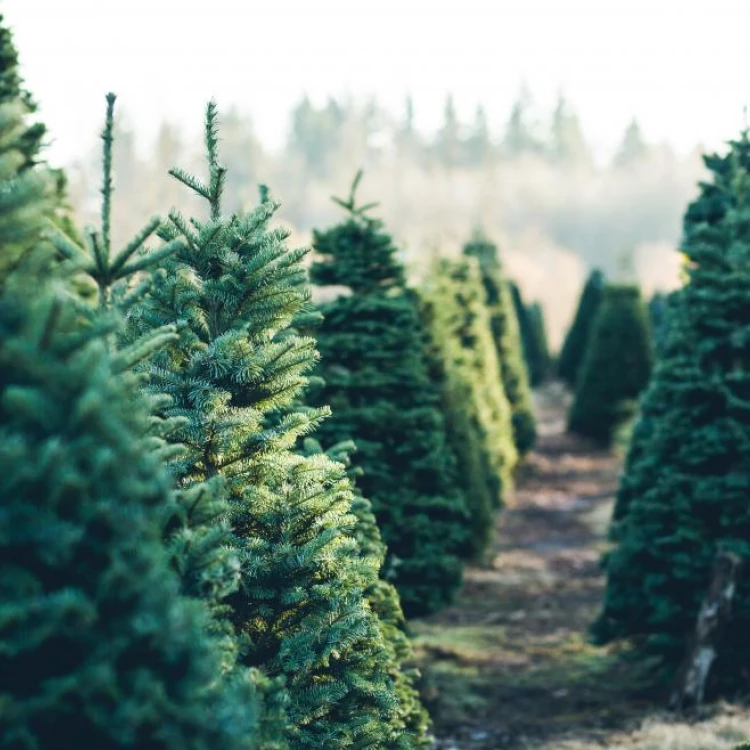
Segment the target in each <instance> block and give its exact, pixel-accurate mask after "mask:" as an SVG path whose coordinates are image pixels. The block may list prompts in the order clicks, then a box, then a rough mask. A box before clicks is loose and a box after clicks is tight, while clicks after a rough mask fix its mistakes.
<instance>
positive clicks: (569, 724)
mask: <svg viewBox="0 0 750 750" xmlns="http://www.w3.org/2000/svg"><path fill="white" fill-rule="evenodd" d="M536 402H537V403H536V406H537V417H538V421H539V433H540V435H539V440H538V445H537V449H536V451H535V452H534V454H533V455H532V456H530V457H529V459H528V461H527V464H526V465H525V466H524V467H523V470H522V473H521V474H520V476H519V477H518V483H517V489H516V493H515V500H514V502H513V504H512V506H511V507H509V508H507V509H505V510H504V511H503V512H502V513H501V514H500V517H499V518H498V528H497V541H496V546H495V555H494V559H493V560H492V561H491V563H490V564H489V565H488V566H487V567H486V568H482V569H477V568H475V569H470V570H468V571H467V575H466V585H465V588H464V592H463V594H462V596H461V597H460V600H459V601H458V602H457V603H456V605H455V606H454V607H452V608H450V609H448V610H446V611H443V612H441V613H440V614H439V615H436V616H434V617H432V618H428V619H425V620H421V621H418V622H415V623H413V629H414V632H415V633H416V635H417V639H416V644H417V651H418V654H419V657H420V664H421V668H422V671H423V675H424V691H423V692H424V695H425V699H426V701H427V703H428V705H429V707H430V709H431V712H432V715H433V717H434V719H435V723H436V730H437V734H438V737H440V738H441V739H440V743H439V746H440V747H442V748H459V749H460V750H464V749H470V748H471V749H474V748H477V749H478V748H497V749H498V750H501V749H503V748H536V747H539V748H550V750H551V748H553V747H555V743H556V742H559V741H560V740H562V739H563V738H565V737H570V736H575V737H576V738H580V737H586V738H589V739H591V740H592V741H596V740H598V739H603V738H604V737H606V736H607V735H608V734H609V733H611V732H612V731H616V729H617V727H619V726H623V725H624V723H626V722H627V721H628V720H633V719H635V718H637V717H638V716H639V715H642V709H643V708H644V707H645V705H646V703H645V700H644V698H643V697H642V696H641V697H639V690H638V685H637V682H636V678H635V675H634V674H633V673H632V668H629V667H627V666H625V665H624V664H623V662H622V660H621V659H619V658H617V657H616V655H614V654H611V653H608V652H606V651H604V650H602V649H596V648H594V647H593V646H591V645H590V644H588V643H587V640H586V628H587V627H588V625H589V624H590V622H591V621H592V619H593V618H594V617H595V615H596V612H597V610H598V607H599V605H600V602H601V596H602V589H603V584H604V579H603V576H602V575H601V572H600V570H599V565H598V563H599V558H600V555H601V552H602V550H603V549H604V546H605V536H606V529H607V524H608V522H609V516H610V513H611V508H612V501H613V493H614V491H615V488H616V484H617V474H618V471H619V469H620V462H619V460H618V459H617V458H616V457H614V456H613V455H612V454H610V453H607V452H602V451H599V450H595V449H594V448H592V447H591V446H590V445H587V444H585V443H584V442H583V441H581V440H578V439H576V438H573V437H571V436H569V435H566V434H565V413H566V408H567V396H566V394H565V392H564V391H563V390H562V388H561V387H560V386H558V385H555V384H553V385H550V386H547V387H546V388H544V389H543V390H542V391H540V392H539V393H537V394H536Z"/></svg>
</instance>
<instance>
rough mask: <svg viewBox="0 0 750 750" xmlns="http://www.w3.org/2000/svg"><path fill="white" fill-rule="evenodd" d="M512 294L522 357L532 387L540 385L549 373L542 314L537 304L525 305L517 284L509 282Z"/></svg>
mask: <svg viewBox="0 0 750 750" xmlns="http://www.w3.org/2000/svg"><path fill="white" fill-rule="evenodd" d="M510 290H511V293H512V295H513V307H514V309H515V311H516V317H517V318H518V327H519V330H520V333H521V345H522V347H523V359H524V362H525V363H526V371H527V373H528V376H529V384H530V385H531V386H532V387H534V388H535V387H536V386H538V385H540V384H541V383H542V382H543V381H544V380H545V379H546V377H547V375H548V373H549V349H548V348H547V333H546V331H545V328H544V315H543V312H542V308H541V306H540V305H539V304H536V305H531V306H527V305H526V303H525V302H524V300H523V296H522V295H521V290H520V289H519V288H518V284H516V283H515V282H514V281H511V282H510Z"/></svg>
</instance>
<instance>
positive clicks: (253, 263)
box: [136, 103, 421, 750]
mask: <svg viewBox="0 0 750 750" xmlns="http://www.w3.org/2000/svg"><path fill="white" fill-rule="evenodd" d="M205 132H206V147H207V154H208V166H209V181H208V182H207V183H204V182H203V181H202V180H201V179H200V178H198V177H194V176H192V175H189V174H186V173H185V172H183V171H182V170H179V169H174V170H172V175H173V176H174V177H175V178H177V179H178V180H179V181H180V182H182V183H184V184H185V185H187V186H188V187H189V188H191V189H192V190H193V191H194V192H195V193H197V194H198V195H199V196H201V197H202V198H203V199H205V201H206V202H207V204H208V208H209V218H208V219H207V220H204V221H200V220H197V219H191V220H190V222H188V221H187V220H185V219H184V218H183V217H182V216H181V215H180V214H179V213H177V212H173V213H172V214H171V221H170V225H169V226H168V227H167V228H165V230H164V232H163V234H164V236H165V238H171V237H174V236H179V237H181V238H182V240H183V241H184V243H185V244H184V247H183V249H182V250H180V251H179V252H177V253H176V254H175V255H173V256H171V257H170V258H169V259H168V260H167V261H166V262H165V268H166V270H167V274H166V276H164V277H162V278H161V279H159V280H158V283H157V284H156V286H155V288H154V291H153V292H152V294H151V295H150V296H149V297H147V298H146V299H145V300H144V304H143V306H142V308H141V310H140V311H139V314H138V320H137V321H136V326H137V327H138V328H144V327H145V328H149V327H156V326H161V325H164V324H175V325H178V327H179V331H180V339H179V341H178V342H177V344H175V345H173V346H171V347H170V348H168V349H166V350H165V351H164V353H163V354H160V355H159V356H158V358H157V359H156V360H155V366H154V367H153V368H152V370H151V387H152V388H153V389H155V390H156V391H158V392H165V393H166V394H168V395H169V396H171V398H172V400H173V405H172V406H171V407H169V408H167V409H165V411H164V415H165V416H167V417H174V416H180V417H183V418H184V419H185V425H184V426H183V427H182V428H181V429H180V430H178V431H177V433H176V437H177V438H178V439H179V440H181V442H182V443H183V444H184V445H185V447H186V453H185V455H184V457H183V458H182V459H181V460H180V461H179V462H178V464H177V466H176V471H177V473H178V476H179V477H180V479H181V483H182V486H183V487H190V486H192V485H193V484H194V483H196V482H201V483H202V482H205V481H207V480H211V479H212V478H213V477H215V476H219V477H220V478H221V479H222V480H223V482H224V485H225V486H226V488H227V491H228V493H229V499H230V505H231V508H232V512H231V522H232V529H233V535H234V544H235V545H236V547H237V549H238V551H239V556H240V565H241V569H240V581H241V584H240V590H239V591H238V592H237V593H235V594H234V595H232V596H230V597H229V599H228V602H229V604H230V605H231V608H232V620H233V622H234V625H235V627H236V629H237V631H238V632H239V633H240V634H242V635H243V636H244V637H245V638H246V639H247V641H248V645H247V649H246V653H245V655H244V662H245V663H246V664H247V665H250V666H253V667H258V668H260V669H261V670H262V671H263V672H264V673H265V674H267V675H268V676H271V677H276V676H283V677H284V678H285V679H286V684H287V689H288V692H289V707H288V714H289V718H290V722H291V724H290V727H289V732H288V740H289V743H290V746H291V747H292V748H295V749H296V748H299V749H300V750H301V749H303V748H324V747H325V748H327V747H336V748H354V747H372V748H408V747H411V746H414V745H415V744H417V743H418V742H420V741H421V738H420V737H415V736H413V735H412V734H411V733H410V732H411V727H406V728H405V727H403V726H402V718H403V709H402V707H401V706H400V704H399V697H398V695H397V692H396V686H395V685H394V679H393V678H392V676H391V674H390V673H391V672H392V670H393V668H394V667H393V663H392V660H391V658H390V654H389V647H388V644H386V643H385V641H384V638H383V631H382V629H381V627H380V624H379V622H378V619H377V617H376V616H375V615H374V614H373V612H372V611H371V610H370V608H369V606H368V604H367V601H366V599H365V592H366V590H367V589H368V587H369V586H370V585H371V584H372V583H373V581H375V580H376V579H377V566H376V565H375V564H374V563H373V561H372V560H371V559H370V558H368V557H366V556H363V555H362V554H361V551H360V550H359V547H358V545H357V542H356V539H355V538H354V536H353V534H354V529H355V525H356V519H355V518H354V516H353V515H352V514H351V504H352V499H353V496H352V490H351V485H350V482H349V479H348V477H347V475H346V469H345V467H344V466H343V465H341V464H339V463H336V462H334V461H331V460H330V459H329V458H328V457H326V456H325V455H318V456H304V455H300V454H299V453H296V452H295V451H294V450H293V449H294V447H295V445H296V444H297V442H298V440H299V439H300V438H301V437H303V436H305V435H307V434H308V433H310V431H312V430H313V429H315V427H316V426H317V425H318V424H319V423H320V422H321V420H323V418H324V417H325V416H326V415H327V414H328V410H327V409H326V408H321V409H317V410H304V409H300V408H295V404H296V403H297V401H298V399H299V397H300V395H301V393H302V390H303V388H304V387H305V385H306V383H307V377H306V373H307V372H308V371H309V370H310V368H311V367H312V366H313V364H314V362H315V359H316V356H317V355H316V351H315V342H314V341H313V340H312V339H309V338H303V337H300V336H298V335H296V334H295V332H294V330H293V329H292V328H291V327H290V326H291V324H292V322H293V321H294V320H295V319H296V318H297V317H298V316H299V315H300V314H301V313H302V312H304V309H305V307H306V305H307V291H306V289H305V287H304V284H303V282H304V278H305V276H304V269H303V267H302V261H303V259H304V256H305V254H306V251H305V250H291V249H289V247H288V246H287V238H288V232H286V231H285V230H282V229H270V228H269V222H270V221H271V219H272V217H273V214H274V212H275V211H276V208H277V205H278V204H276V203H275V202H274V201H272V200H270V199H269V198H268V195H267V191H265V189H264V190H263V191H262V198H263V200H262V203H261V205H260V206H259V207H258V208H256V209H255V210H253V211H251V212H250V213H248V214H245V215H232V216H226V215H224V214H223V213H222V204H221V199H222V191H223V185H224V180H225V169H224V167H222V166H221V165H220V164H219V162H218V157H217V132H216V111H215V106H214V105H213V103H212V104H210V105H209V107H208V112H207V119H206V131H205Z"/></svg>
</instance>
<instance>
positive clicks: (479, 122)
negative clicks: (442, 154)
mask: <svg viewBox="0 0 750 750" xmlns="http://www.w3.org/2000/svg"><path fill="white" fill-rule="evenodd" d="M464 150H465V152H466V163H467V165H468V166H469V167H473V168H475V169H476V168H477V167H486V166H487V165H488V164H489V163H490V162H491V160H492V157H493V155H494V147H493V143H492V137H491V135H490V127H489V124H488V123H487V113H486V112H485V109H484V107H483V106H482V105H481V104H478V105H477V110H476V114H475V115H474V124H473V125H472V127H471V130H470V132H469V135H468V137H467V139H466V145H465V149H464Z"/></svg>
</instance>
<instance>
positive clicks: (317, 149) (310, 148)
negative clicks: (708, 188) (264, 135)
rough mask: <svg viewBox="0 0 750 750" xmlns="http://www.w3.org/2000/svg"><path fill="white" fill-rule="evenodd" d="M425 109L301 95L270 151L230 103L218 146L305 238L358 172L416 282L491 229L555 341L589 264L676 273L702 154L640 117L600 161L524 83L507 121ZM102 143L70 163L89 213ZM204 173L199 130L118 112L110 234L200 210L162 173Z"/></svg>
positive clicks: (567, 113)
mask: <svg viewBox="0 0 750 750" xmlns="http://www.w3.org/2000/svg"><path fill="white" fill-rule="evenodd" d="M416 110H417V105H416V103H415V100H413V99H411V98H407V99H406V100H405V101H404V103H403V107H402V111H401V112H395V113H394V112H391V111H389V110H387V109H385V108H384V107H382V106H381V105H380V104H379V103H378V102H377V100H375V99H374V98H369V99H365V100H355V99H352V98H348V99H343V100H342V99H335V98H330V99H329V100H328V101H327V102H325V103H322V104H319V105H315V104H313V103H312V102H311V101H310V99H308V98H304V99H302V100H301V101H299V102H298V103H297V104H296V106H295V107H294V109H293V110H292V112H291V115H290V119H289V123H288V126H287V132H288V138H287V140H286V143H285V144H284V145H283V147H282V148H280V149H279V148H276V149H269V148H267V147H265V146H264V143H263V142H262V141H261V139H260V138H259V137H258V135H257V134H256V130H255V127H254V125H253V120H252V119H251V117H249V116H248V115H246V114H243V113H241V112H240V111H238V110H237V109H231V108H230V109H229V110H225V111H223V113H222V114H221V141H222V142H221V154H222V159H223V161H224V163H225V164H227V165H228V167H229V172H228V190H227V196H228V198H229V203H228V205H227V207H228V208H230V209H239V208H242V207H248V206H252V205H253V204H254V203H255V202H257V200H258V185H259V184H261V183H262V184H265V185H268V186H270V188H271V191H272V194H273V195H275V196H277V197H278V198H279V199H280V200H281V202H282V210H281V211H280V217H281V220H282V221H283V223H284V224H285V225H286V226H288V227H289V228H291V229H292V230H293V232H294V233H295V239H296V240H297V241H298V242H299V244H307V243H308V241H309V236H310V232H311V230H312V229H313V228H315V227H318V228H322V227H326V226H328V225H329V224H332V223H334V222H336V221H338V220H339V219H340V217H341V209H340V208H339V207H337V206H336V205H335V204H334V203H333V202H332V201H331V199H330V198H331V196H332V195H340V196H343V195H345V194H346V193H347V191H348V189H349V185H350V183H351V180H352V178H353V176H354V174H355V171H356V170H357V169H358V168H360V167H361V168H363V169H364V171H365V178H364V180H363V183H362V187H361V197H362V199H363V200H366V201H369V200H373V201H377V202H378V203H379V206H378V208H377V209H376V210H375V214H377V215H378V216H380V217H382V218H383V219H384V220H385V222H386V224H387V227H388V229H389V230H390V231H392V232H393V234H394V235H395V236H396V238H397V241H398V243H399V245H400V246H401V247H402V252H403V259H404V261H405V263H406V264H407V266H408V268H409V271H410V275H411V276H412V278H413V279H414V280H415V281H418V280H419V277H420V276H421V275H422V273H424V271H426V269H427V268H428V266H429V263H430V262H431V259H432V258H434V257H436V256H438V255H455V254H457V253H459V252H460V249H461V246H462V244H463V242H465V241H466V240H467V239H468V238H469V237H470V235H471V233H472V232H473V231H475V230H476V229H481V230H482V231H483V232H484V233H486V234H488V235H489V236H490V237H492V238H493V239H495V240H496V241H497V242H498V244H499V246H500V248H501V252H502V257H503V260H504V262H505V263H506V266H507V267H508V270H509V273H510V275H511V276H512V277H513V278H515V279H516V280H517V281H518V283H519V284H520V286H521V288H522V291H523V293H524V296H525V297H526V298H527V299H529V300H539V301H541V302H542V304H543V306H544V309H545V312H546V314H547V319H548V327H549V331H550V337H551V339H552V342H553V345H558V344H559V343H560V341H561V338H562V336H563V334H564V331H565V329H566V327H567V325H568V323H569V321H570V317H571V315H572V313H573V307H574V305H575V302H576V300H577V296H578V293H579V291H580V288H581V287H582V285H583V282H584V279H585V276H586V275H587V274H588V272H589V270H590V269H592V268H594V267H599V268H601V269H603V270H604V271H605V273H607V275H608V276H610V277H612V278H614V279H619V280H635V279H638V280H639V281H640V282H641V283H642V285H643V286H644V289H645V291H646V293H652V292H654V291H656V290H667V289H671V288H673V287H674V286H675V285H676V283H677V281H678V257H679V256H678V253H677V252H676V246H677V243H678V241H679V235H680V223H681V216H682V213H683V212H684V209H685V206H686V204H687V202H688V201H689V200H690V199H691V198H692V197H693V195H694V194H695V191H696V183H697V180H698V179H699V178H700V177H701V175H702V162H701V159H700V154H699V151H698V149H695V150H693V151H691V152H689V153H687V154H683V155H678V154H677V153H675V152H674V151H673V150H672V149H671V148H670V147H669V146H667V145H665V144H661V145H655V144H649V143H648V142H647V141H646V140H645V138H644V136H643V134H642V132H641V128H640V127H639V125H638V123H637V122H636V121H632V122H630V123H629V124H627V123H626V124H625V126H624V127H623V133H622V137H621V142H620V144H619V146H618V147H617V149H616V151H615V153H614V155H613V157H612V158H610V159H608V160H606V161H603V162H602V161H601V160H599V161H597V160H596V159H595V158H594V154H593V153H592V151H591V150H590V148H589V146H588V143H587V140H586V135H585V126H584V125H585V124H584V123H582V122H581V120H580V119H579V117H578V115H577V114H576V111H575V109H574V107H573V105H572V104H571V103H570V102H568V101H567V100H566V99H565V98H564V97H562V96H561V97H560V98H559V100H558V102H557V104H556V106H555V107H554V109H553V110H552V111H551V112H547V113H541V112H539V111H538V110H537V108H536V107H535V105H534V101H533V97H532V95H531V93H530V92H529V91H528V90H527V89H525V88H524V89H522V90H521V92H520V94H519V96H518V99H517V101H516V102H515V104H514V105H513V107H512V108H511V110H510V112H509V113H508V117H507V121H506V124H505V127H504V128H503V129H502V130H501V132H499V133H497V132H492V131H491V129H490V127H489V126H488V122H487V116H486V113H485V110H484V109H483V107H482V106H481V105H480V106H479V107H478V108H477V110H476V112H475V114H474V116H473V118H471V119H470V120H469V121H464V120H462V119H461V118H460V117H459V116H458V114H457V112H456V108H455V106H454V104H453V100H452V98H450V97H448V98H447V99H446V101H445V105H444V113H443V122H442V123H441V125H440V127H439V128H438V129H437V131H436V132H432V133H429V132H424V131H422V130H418V129H417V128H416V126H415V120H416ZM98 149H99V144H98V143H96V142H92V144H91V149H90V153H89V155H88V156H87V157H85V158H83V159H78V160H76V161H74V162H73V163H71V164H69V165H68V174H69V178H70V194H71V201H72V204H73V206H74V208H75V210H76V212H77V213H78V215H79V217H80V218H81V219H82V220H83V221H84V222H94V221H95V219H96V213H97V211H98V188H99V185H98V174H99V161H98ZM175 165H179V166H183V167H186V168H187V169H188V170H193V169H195V170H197V171H199V172H200V168H201V167H200V165H201V154H200V151H199V140H198V138H196V137H194V136H192V135H186V134H185V132H184V131H183V130H182V129H181V127H180V126H179V125H178V124H176V123H172V122H164V123H162V125H161V127H160V128H159V129H158V133H157V136H156V138H154V139H151V140H150V141H149V142H148V143H144V142H141V141H139V139H138V133H137V131H136V129H135V126H134V125H133V124H132V121H131V120H130V119H129V118H128V116H127V112H126V111H125V110H122V111H121V117H120V118H119V122H118V134H117V140H116V147H115V173H116V193H115V215H114V235H115V238H117V237H120V238H121V239H125V238H126V237H129V236H131V235H132V234H133V233H134V232H135V231H136V230H137V229H138V228H139V227H140V225H141V224H142V223H143V221H144V219H145V218H147V217H148V216H150V215H151V214H152V213H153V212H154V211H155V210H161V211H166V210H168V209H169V208H170V207H171V206H176V207H178V208H180V209H182V210H184V211H185V212H189V211H191V210H195V207H194V206H192V205H191V204H190V199H189V197H188V196H187V195H186V191H185V189H184V188H182V187H181V186H180V185H178V184H177V183H176V182H175V181H174V180H173V179H172V178H171V177H169V176H168V174H167V171H168V169H169V168H170V167H172V166H175Z"/></svg>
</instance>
